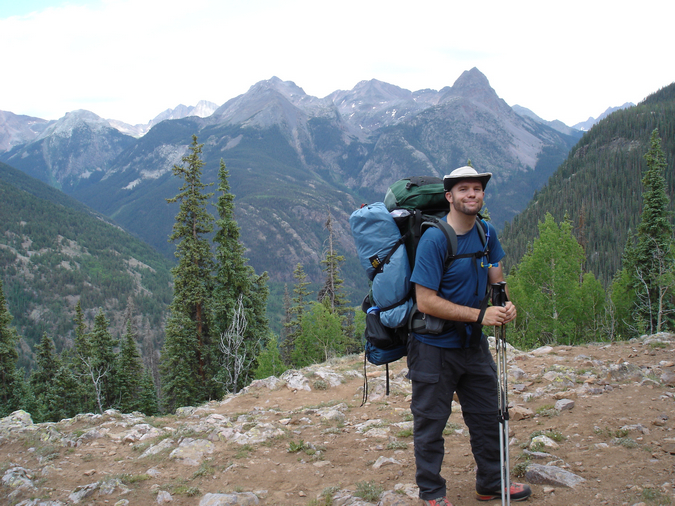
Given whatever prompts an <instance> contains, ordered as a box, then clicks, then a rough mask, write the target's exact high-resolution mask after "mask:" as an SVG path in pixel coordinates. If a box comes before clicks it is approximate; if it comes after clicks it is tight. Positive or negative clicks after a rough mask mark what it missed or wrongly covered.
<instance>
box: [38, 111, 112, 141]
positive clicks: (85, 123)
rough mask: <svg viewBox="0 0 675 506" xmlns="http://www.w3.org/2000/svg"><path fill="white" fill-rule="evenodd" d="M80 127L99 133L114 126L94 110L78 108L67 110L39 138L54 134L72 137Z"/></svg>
mask: <svg viewBox="0 0 675 506" xmlns="http://www.w3.org/2000/svg"><path fill="white" fill-rule="evenodd" d="M78 128H86V129H88V130H90V131H91V132H93V133H97V134H98V133H101V132H103V131H105V130H110V129H112V128H113V127H112V126H111V125H110V123H109V122H108V121H107V120H105V119H103V118H101V117H100V116H97V115H96V114H94V113H93V112H91V111H87V110H84V109H78V110H76V111H72V112H67V113H66V115H65V116H63V117H62V118H60V119H58V120H57V121H56V122H54V123H53V124H51V125H50V126H48V127H47V128H45V130H44V131H43V132H42V133H41V134H40V136H39V137H38V138H37V140H41V139H44V138H47V137H52V136H56V137H66V138H67V137H72V135H73V131H75V130H76V129H78Z"/></svg>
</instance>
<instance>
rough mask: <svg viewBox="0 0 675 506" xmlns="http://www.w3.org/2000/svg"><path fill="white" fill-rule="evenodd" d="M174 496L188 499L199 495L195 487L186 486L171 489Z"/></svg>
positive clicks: (199, 492)
mask: <svg viewBox="0 0 675 506" xmlns="http://www.w3.org/2000/svg"><path fill="white" fill-rule="evenodd" d="M173 493H174V495H186V496H188V497H195V496H198V495H199V494H201V491H200V490H199V489H198V488H197V487H188V486H187V485H180V486H178V487H175V488H174V489H173Z"/></svg>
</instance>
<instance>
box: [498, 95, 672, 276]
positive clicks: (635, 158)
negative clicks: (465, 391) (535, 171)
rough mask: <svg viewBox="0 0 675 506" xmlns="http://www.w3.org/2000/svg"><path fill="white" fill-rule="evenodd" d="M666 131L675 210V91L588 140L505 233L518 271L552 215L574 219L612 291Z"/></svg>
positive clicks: (592, 263) (609, 121)
mask: <svg viewBox="0 0 675 506" xmlns="http://www.w3.org/2000/svg"><path fill="white" fill-rule="evenodd" d="M654 128H658V129H659V134H660V136H661V139H662V144H661V146H662V148H663V150H664V152H665V154H666V161H667V164H668V170H667V171H666V174H665V176H666V181H667V183H668V191H669V195H670V197H671V207H675V206H673V204H674V203H675V198H674V197H675V172H674V171H673V162H674V159H675V83H674V84H671V85H670V86H668V87H666V88H663V89H661V90H660V91H658V92H656V93H654V94H653V95H651V96H649V97H647V98H646V99H645V100H644V101H643V102H641V103H640V104H638V105H637V106H636V107H631V108H628V109H623V110H618V111H616V112H614V113H613V114H611V115H610V116H609V117H607V118H605V119H604V120H602V121H600V122H599V123H598V124H596V125H595V126H593V128H591V130H590V131H589V132H587V133H586V134H585V135H584V136H583V137H582V139H581V140H580V141H579V143H578V144H577V145H576V146H575V147H574V148H573V149H572V150H571V151H570V154H569V156H568V158H567V160H565V162H564V163H563V164H562V165H561V166H560V168H559V169H558V170H557V171H556V172H555V173H554V174H553V175H552V176H551V179H550V180H549V182H548V183H547V184H546V186H545V187H544V188H542V189H541V191H539V192H538V193H537V194H536V195H535V197H534V198H533V199H532V201H531V202H530V203H529V204H528V206H527V208H526V209H525V210H524V211H523V212H522V213H521V214H520V215H518V216H516V218H515V219H514V220H513V223H512V224H507V225H506V226H505V227H504V233H503V235H502V237H503V245H504V249H505V250H506V251H507V252H508V254H509V259H508V261H509V263H508V264H507V265H513V264H514V263H516V262H517V261H518V260H519V259H520V258H521V257H522V255H523V254H524V253H525V250H526V247H527V244H528V243H531V242H532V241H533V240H534V238H535V237H537V235H538V230H537V223H538V222H540V221H543V220H544V217H545V214H546V212H550V213H551V214H552V215H553V216H554V217H555V219H556V221H560V220H562V219H563V218H564V217H565V216H568V217H569V219H570V220H572V222H573V223H574V225H575V233H576V235H577V238H578V239H579V241H580V243H581V244H582V245H583V246H584V247H585V249H586V259H587V268H588V269H590V270H591V272H593V273H594V274H595V275H596V277H598V278H599V279H601V280H602V281H603V282H604V283H605V284H607V283H608V282H609V281H610V280H611V278H612V277H613V276H614V273H615V272H616V271H617V270H618V269H619V268H620V265H621V254H622V252H623V249H624V246H625V244H626V239H627V237H628V231H629V230H633V231H635V230H636V228H637V225H638V223H639V221H640V212H641V209H642V176H643V174H644V171H645V170H646V163H645V161H644V158H643V157H644V154H645V153H646V152H647V150H648V149H649V137H650V135H651V132H652V131H653V129H654Z"/></svg>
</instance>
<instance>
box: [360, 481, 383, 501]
mask: <svg viewBox="0 0 675 506" xmlns="http://www.w3.org/2000/svg"><path fill="white" fill-rule="evenodd" d="M382 492H384V489H383V488H382V487H380V486H379V485H376V484H375V481H373V480H371V481H359V482H357V483H356V492H354V495H355V496H356V497H360V498H361V499H363V500H364V501H368V502H377V501H378V500H379V499H380V495H382Z"/></svg>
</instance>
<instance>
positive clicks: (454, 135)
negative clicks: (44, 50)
mask: <svg viewBox="0 0 675 506" xmlns="http://www.w3.org/2000/svg"><path fill="white" fill-rule="evenodd" d="M213 106H214V105H213V104H208V103H202V104H201V105H200V106H199V107H198V108H196V109H192V110H191V109H190V108H183V107H182V106H180V107H179V108H176V109H175V110H167V111H165V113H162V114H164V117H166V119H164V120H163V121H161V118H159V117H158V118H156V119H155V120H153V122H151V123H152V125H150V124H149V125H148V128H149V129H148V130H147V133H145V134H143V132H144V128H141V127H139V128H137V129H136V130H134V128H130V127H129V126H126V127H124V126H120V124H119V123H116V122H114V121H113V122H111V121H108V120H103V119H102V118H99V117H97V116H96V115H94V114H93V113H90V112H88V111H73V112H71V113H68V114H66V115H65V116H64V117H63V118H61V119H59V120H58V121H55V122H45V121H44V120H38V119H36V118H28V117H21V116H16V115H11V113H9V114H8V113H5V116H3V117H2V118H5V117H9V118H10V120H11V121H12V125H13V127H12V128H11V132H10V134H9V137H11V139H13V140H11V141H4V139H5V138H7V137H8V134H7V133H6V132H7V131H8V130H10V129H9V128H8V126H7V125H8V124H9V121H5V122H4V123H2V124H0V131H2V132H5V134H3V137H0V138H2V139H3V142H4V144H3V145H6V146H9V149H8V150H7V151H5V152H3V153H0V160H2V161H3V162H5V163H7V164H8V165H10V166H13V167H16V168H18V169H20V170H22V171H24V172H26V173H27V174H29V175H31V176H33V177H36V178H38V179H40V180H42V181H45V182H47V183H49V184H51V185H52V186H54V187H56V188H59V189H61V190H62V191H64V192H65V193H67V194H68V195H71V196H73V197H75V198H76V199H77V200H79V201H81V202H83V203H85V204H86V205H88V206H90V207H91V208H93V209H95V210H96V211H98V212H100V213H102V214H104V215H105V216H107V217H109V218H110V219H112V220H114V221H115V222H117V223H118V224H119V225H121V226H122V227H124V228H125V229H126V230H128V231H130V232H131V233H132V234H134V235H136V236H137V237H139V238H141V239H143V240H144V241H146V242H147V243H149V244H151V245H152V246H153V247H155V248H156V249H157V250H159V251H160V252H162V253H163V254H164V255H166V256H167V257H171V255H172V252H173V245H171V244H169V243H168V242H167V237H168V236H169V234H170V231H171V227H172V225H173V221H174V217H175V214H176V212H177V208H176V207H175V206H172V205H169V204H167V203H166V199H167V198H169V197H172V196H174V195H175V194H176V193H177V190H178V187H179V185H180V182H179V181H178V180H176V179H175V178H174V177H173V176H172V173H171V168H172V166H173V165H174V164H180V163H181V157H182V156H184V155H185V154H186V153H187V149H188V146H189V144H190V142H191V139H192V135H197V136H198V139H199V142H201V143H204V148H203V159H204V162H205V166H204V172H203V179H204V181H205V182H213V181H215V179H216V172H217V168H218V165H219V161H220V159H223V160H224V161H225V163H226V165H227V168H228V170H229V178H230V180H229V181H230V186H231V188H232V192H233V193H234V194H235V196H236V201H235V203H236V218H237V221H238V223H239V225H240V226H241V228H242V239H243V242H244V244H245V245H246V247H247V255H248V257H249V260H250V263H251V264H252V265H253V267H254V268H255V269H256V271H258V272H261V271H263V270H266V271H268V272H269V273H270V276H271V279H272V281H273V282H277V283H292V282H293V278H292V271H293V269H294V267H295V266H296V265H297V264H298V263H302V264H303V266H304V267H305V271H306V272H307V274H308V277H309V279H310V280H311V281H314V282H321V279H322V273H321V269H320V260H321V258H322V249H323V245H324V242H325V240H326V238H327V231H326V229H325V227H324V223H325V221H326V219H327V216H328V213H329V211H330V213H331V215H332V217H333V220H334V225H333V229H334V233H335V235H336V239H337V243H338V244H339V246H338V247H339V248H340V249H341V250H342V252H343V253H345V256H346V257H347V260H346V262H345V266H344V274H345V278H346V281H347V285H348V286H349V287H350V288H352V289H355V288H357V287H358V288H359V289H362V288H363V287H364V282H363V281H362V278H363V276H362V272H361V270H360V266H359V265H358V262H357V261H356V258H355V249H354V245H353V241H352V239H351V235H350V233H349V230H348V225H347V222H348V217H349V215H350V214H351V212H352V211H353V210H355V209H356V208H358V207H359V206H360V205H361V204H363V203H367V202H373V201H377V200H382V199H383V197H384V193H385V191H386V189H387V187H388V186H389V185H390V184H391V183H393V182H394V181H396V180H398V179H400V178H403V177H409V176H412V175H419V174H427V175H436V176H442V175H443V174H446V173H448V172H450V171H451V170H453V169H454V168H456V167H459V166H462V165H465V164H466V163H467V161H469V160H471V162H472V164H473V165H474V166H475V167H477V168H479V169H480V170H486V171H490V172H492V173H493V174H494V176H493V179H492V181H491V184H490V186H489V187H488V195H487V196H486V201H487V202H488V204H489V211H490V213H491V215H492V216H493V221H494V223H495V225H496V226H497V227H498V228H501V226H502V225H503V223H504V222H505V221H510V220H512V219H513V217H514V216H516V215H517V214H518V213H519V212H520V211H521V210H522V209H523V208H524V207H525V206H526V204H527V202H528V201H529V199H530V198H531V197H532V195H534V193H535V191H536V190H538V189H539V188H541V187H542V186H543V185H544V183H545V182H546V181H547V180H548V178H549V176H550V175H551V174H552V173H553V172H554V171H555V169H556V168H557V167H558V165H560V163H561V162H562V161H563V160H564V159H565V157H566V156H567V153H568V152H569V150H570V148H571V147H572V146H573V145H574V144H576V142H577V141H578V140H579V138H580V137H581V135H582V132H580V131H578V130H576V129H570V128H569V127H565V126H564V125H562V124H559V122H553V123H547V122H545V121H543V120H541V119H540V118H538V117H536V115H534V114H533V113H531V111H530V113H527V112H526V110H525V108H520V107H514V108H511V107H509V106H508V104H506V102H504V101H503V100H502V99H501V98H499V96H498V95H497V93H496V92H495V90H494V89H492V87H491V86H490V84H489V81H488V79H487V78H486V76H485V75H483V74H482V73H481V72H480V71H479V70H478V69H476V68H473V69H471V70H468V71H466V72H464V73H463V74H462V75H461V76H460V77H459V78H458V79H457V80H456V82H455V83H454V84H453V85H452V86H448V87H445V88H443V89H441V90H438V91H436V90H430V89H426V90H418V91H414V92H413V91H409V90H405V89H403V88H400V87H397V86H394V85H391V84H387V83H384V82H381V81H377V80H370V81H363V82H360V83H358V84H357V85H356V86H355V87H354V88H353V89H352V90H349V91H341V90H338V91H335V92H333V93H332V94H330V95H328V96H327V97H325V98H317V97H312V96H310V95H307V94H306V93H305V92H304V91H303V90H302V88H300V87H299V86H297V85H296V84H294V83H293V82H290V81H281V80H280V79H278V78H272V79H269V80H266V81H261V82H259V83H256V84H255V85H253V86H252V87H251V88H250V89H249V90H248V91H247V92H246V93H244V94H242V95H240V96H238V97H235V98H233V99H231V100H229V101H227V102H226V103H225V104H223V105H221V106H220V107H217V108H215V110H213V112H211V114H208V113H209V112H210V111H211V110H212V109H213ZM183 114H191V116H186V117H181V116H183ZM160 116H161V115H160ZM137 127H138V126H137ZM118 128H119V129H121V130H123V131H124V132H126V133H123V131H120V130H119V129H118ZM130 133H132V134H133V135H129V134H130ZM21 135H24V137H21ZM30 136H32V138H28V137H30ZM19 139H26V140H25V141H24V142H22V143H18V141H19Z"/></svg>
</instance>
